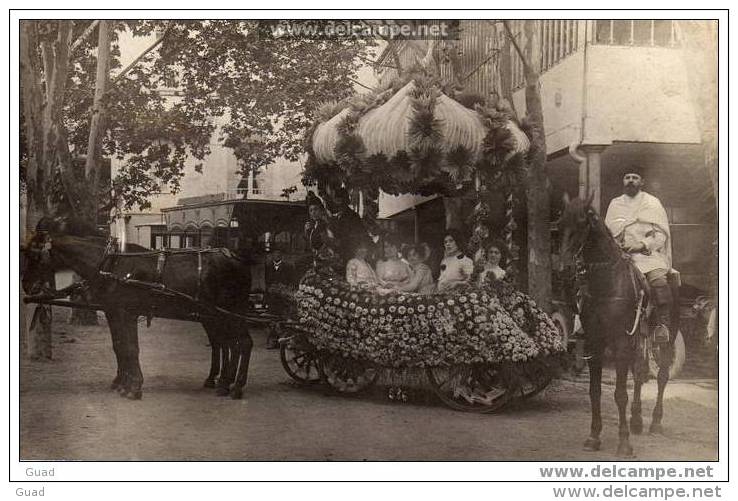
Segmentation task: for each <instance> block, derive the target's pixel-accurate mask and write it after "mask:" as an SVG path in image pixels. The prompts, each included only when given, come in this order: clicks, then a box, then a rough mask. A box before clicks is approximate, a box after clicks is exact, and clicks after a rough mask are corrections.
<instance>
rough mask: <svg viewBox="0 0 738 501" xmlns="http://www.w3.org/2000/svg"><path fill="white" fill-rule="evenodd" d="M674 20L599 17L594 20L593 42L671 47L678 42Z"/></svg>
mask: <svg viewBox="0 0 738 501" xmlns="http://www.w3.org/2000/svg"><path fill="white" fill-rule="evenodd" d="M675 22H676V21H672V20H670V19H653V20H651V19H632V20H628V19H610V20H602V19H600V20H597V21H595V28H594V43H597V44H604V45H637V46H641V47H649V46H655V47H673V46H675V45H676V44H677V42H678V40H677V37H676V30H675V26H674V23H675Z"/></svg>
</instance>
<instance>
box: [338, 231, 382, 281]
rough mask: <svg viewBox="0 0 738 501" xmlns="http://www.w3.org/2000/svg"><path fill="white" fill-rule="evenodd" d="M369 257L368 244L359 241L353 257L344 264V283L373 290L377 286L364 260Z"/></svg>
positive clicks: (375, 279)
mask: <svg viewBox="0 0 738 501" xmlns="http://www.w3.org/2000/svg"><path fill="white" fill-rule="evenodd" d="M368 255H369V243H368V242H366V241H365V240H360V241H359V242H358V243H357V244H356V247H355V248H354V257H353V258H351V259H349V262H348V263H347V264H346V281H347V282H348V283H349V284H350V285H353V286H357V287H367V288H373V287H376V286H377V285H378V284H379V280H377V274H376V273H374V270H373V269H372V267H371V265H370V264H369V263H367V261H366V258H367V256H368Z"/></svg>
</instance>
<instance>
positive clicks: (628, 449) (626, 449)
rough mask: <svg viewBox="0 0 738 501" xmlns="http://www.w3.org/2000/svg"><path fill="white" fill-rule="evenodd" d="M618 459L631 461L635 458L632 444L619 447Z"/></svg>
mask: <svg viewBox="0 0 738 501" xmlns="http://www.w3.org/2000/svg"><path fill="white" fill-rule="evenodd" d="M617 454H618V457H619V458H622V459H631V458H634V457H635V454H633V447H632V446H631V445H630V444H620V445H618V453H617Z"/></svg>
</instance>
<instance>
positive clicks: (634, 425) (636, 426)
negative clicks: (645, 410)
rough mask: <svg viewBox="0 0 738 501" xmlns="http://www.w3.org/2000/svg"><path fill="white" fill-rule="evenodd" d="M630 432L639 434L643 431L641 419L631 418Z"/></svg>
mask: <svg viewBox="0 0 738 501" xmlns="http://www.w3.org/2000/svg"><path fill="white" fill-rule="evenodd" d="M630 432H631V433H632V434H633V435H640V434H641V433H643V421H641V420H640V419H638V420H636V419H632V418H631V420H630Z"/></svg>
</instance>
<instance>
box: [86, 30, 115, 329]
mask: <svg viewBox="0 0 738 501" xmlns="http://www.w3.org/2000/svg"><path fill="white" fill-rule="evenodd" d="M109 59H110V35H109V22H108V21H105V20H101V21H100V22H99V24H98V43H97V74H96V79H95V97H94V100H93V104H92V118H91V120H90V136H89V140H88V142H87V159H86V161H85V178H86V179H87V188H88V190H89V192H90V199H89V200H90V206H89V208H88V209H87V211H89V214H88V215H89V217H90V221H91V222H92V223H93V224H95V225H97V223H98V221H97V213H98V207H99V200H98V180H99V178H100V164H101V162H102V138H103V136H104V135H105V122H106V121H105V109H104V106H105V105H104V103H103V97H104V95H105V92H106V90H107V86H108V71H109ZM87 211H85V212H87ZM95 318H97V317H95Z"/></svg>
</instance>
